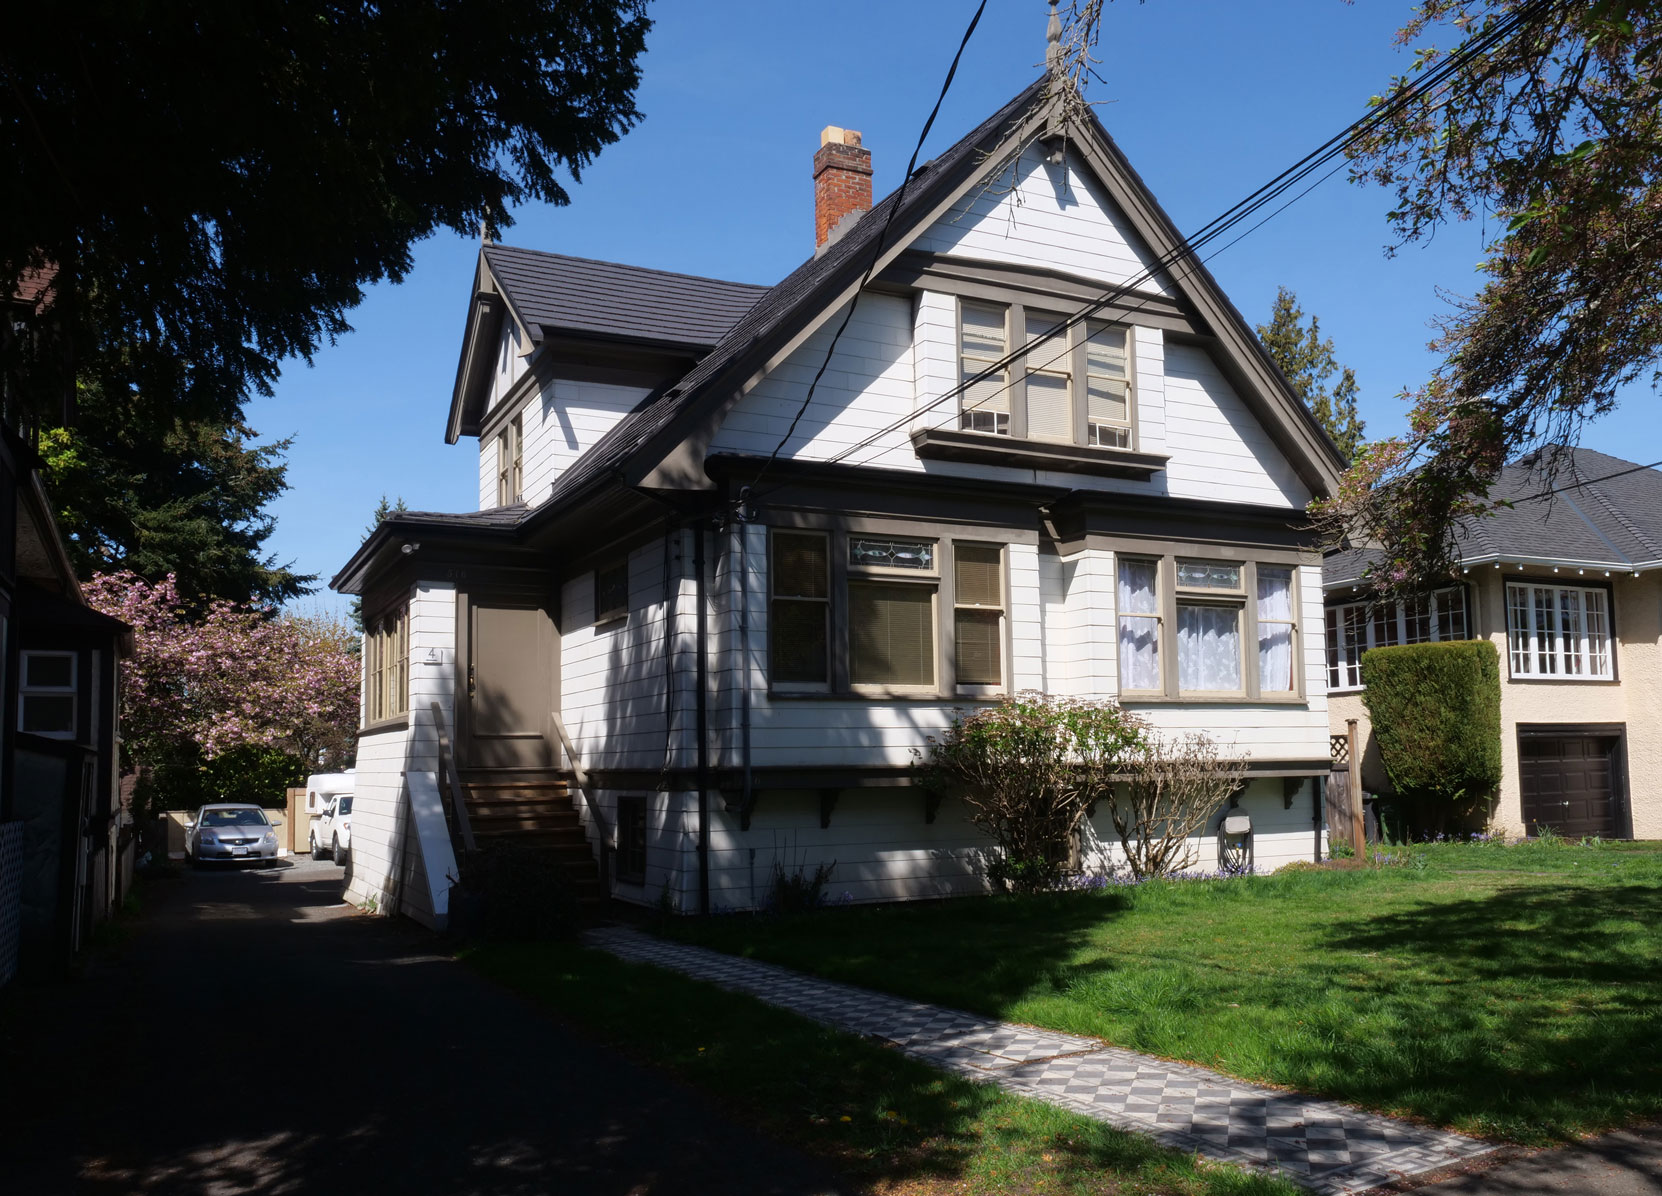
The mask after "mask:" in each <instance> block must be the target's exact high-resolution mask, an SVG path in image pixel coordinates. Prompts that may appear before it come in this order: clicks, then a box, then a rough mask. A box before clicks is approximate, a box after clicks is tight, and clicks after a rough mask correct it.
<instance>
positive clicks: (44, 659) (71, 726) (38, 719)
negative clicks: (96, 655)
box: [17, 652, 76, 739]
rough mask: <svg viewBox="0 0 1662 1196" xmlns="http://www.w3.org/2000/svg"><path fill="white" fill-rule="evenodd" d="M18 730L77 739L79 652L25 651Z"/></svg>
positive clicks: (59, 737) (19, 700)
mask: <svg viewBox="0 0 1662 1196" xmlns="http://www.w3.org/2000/svg"><path fill="white" fill-rule="evenodd" d="M21 657H22V660H21V664H22V672H23V684H22V686H21V687H20V688H19V691H18V711H17V729H18V730H20V731H27V732H29V733H30V734H31V735H46V736H50V737H51V738H53V739H74V738H75V705H76V703H75V653H73V652H24V653H21Z"/></svg>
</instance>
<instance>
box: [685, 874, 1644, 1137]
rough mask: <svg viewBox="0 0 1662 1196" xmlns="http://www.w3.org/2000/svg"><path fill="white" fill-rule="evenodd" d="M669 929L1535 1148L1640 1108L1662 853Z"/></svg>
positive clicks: (1294, 877)
mask: <svg viewBox="0 0 1662 1196" xmlns="http://www.w3.org/2000/svg"><path fill="white" fill-rule="evenodd" d="M1396 858H1397V860H1398V861H1402V862H1399V863H1396V864H1393V865H1391V866H1387V867H1381V868H1369V869H1358V870H1355V871H1326V870H1309V871H1294V872H1284V873H1280V874H1277V875H1274V876H1266V877H1255V878H1249V879H1245V880H1236V881H1202V882H1192V881H1191V882H1177V883H1163V884H1151V885H1145V886H1142V887H1140V888H1136V889H1110V890H1106V891H1100V892H1093V893H1073V894H1057V895H1052V896H1046V897H1041V898H1036V899H1025V900H1024V899H1016V898H985V899H965V900H957V901H950V902H937V903H914V904H909V905H901V906H886V907H875V908H858V909H834V910H827V911H823V912H820V913H815V914H810V915H805V916H798V917H795V918H767V917H750V916H744V917H725V918H716V919H712V920H709V921H707V922H697V921H693V920H690V919H688V920H681V921H676V922H673V923H671V924H669V925H668V926H667V927H664V928H662V929H663V931H664V932H665V933H670V934H673V935H675V936H676V937H678V938H681V939H684V940H686V941H689V942H697V943H702V944H705V945H707V946H711V947H715V948H718V949H720V950H724V951H729V952H735V953H739V954H745V955H752V956H755V957H757V958H761V959H768V960H772V961H774V962H777V963H781V964H786V965H788V966H791V967H795V968H800V969H802V970H804V971H809V972H814V973H817V974H819V975H822V976H826V977H829V978H832V979H836V980H844V981H849V982H852V983H856V984H862V985H866V986H869V987H872V988H878V989H883V990H886V991H889V992H894V993H899V994H902V995H904V996H908V997H913V998H917V999H921V1000H927V1001H935V1002H939V1003H942V1004H946V1005H951V1006H955V1007H958V1008H961V1009H969V1010H973V1011H976V1012H979V1013H985V1014H990V1015H993V1016H996V1017H1000V1018H1004V1019H1007V1020H1011V1021H1017V1022H1027V1023H1031V1024H1033V1025H1039V1026H1048V1027H1052V1028H1055V1029H1058V1030H1066V1031H1071V1032H1074V1033H1079V1034H1086V1035H1095V1036H1098V1037H1101V1038H1105V1039H1107V1040H1109V1041H1110V1042H1113V1043H1116V1044H1119V1045H1121V1046H1125V1047H1130V1048H1133V1049H1136V1050H1141V1051H1147V1052H1149V1053H1151V1054H1155V1055H1163V1056H1166V1057H1169V1058H1174V1059H1185V1060H1190V1061H1193V1062H1197V1063H1201V1064H1204V1065H1206V1066H1209V1067H1214V1068H1217V1069H1218V1070H1221V1071H1226V1072H1230V1073H1232V1074H1234V1075H1237V1076H1242V1077H1245V1078H1248V1079H1253V1080H1260V1081H1266V1082H1269V1083H1272V1084H1279V1085H1285V1086H1289V1087H1297V1088H1300V1089H1303V1090H1306V1091H1310V1092H1315V1093H1321V1094H1325V1095H1330V1096H1334V1097H1338V1098H1340V1099H1344V1100H1349V1101H1353V1102H1356V1103H1358V1104H1362V1105H1366V1106H1369V1107H1371V1108H1375V1109H1379V1110H1382V1111H1384V1112H1388V1113H1394V1114H1398V1115H1403V1116H1411V1117H1416V1118H1419V1119H1423V1120H1426V1121H1430V1122H1434V1123H1436V1124H1439V1125H1444V1126H1449V1127H1452V1128H1455V1129H1460V1130H1464V1131H1467V1132H1469V1133H1474V1134H1480V1135H1484V1136H1488V1137H1494V1138H1502V1139H1508V1140H1512V1141H1518V1142H1528V1143H1539V1142H1550V1141H1555V1140H1561V1139H1563V1138H1566V1137H1569V1136H1572V1135H1576V1134H1582V1133H1586V1132H1590V1131H1594V1130H1599V1129H1604V1128H1608V1127H1611V1126H1615V1125H1618V1124H1621V1123H1623V1122H1628V1121H1632V1120H1634V1119H1636V1118H1639V1117H1643V1116H1654V1115H1656V1114H1658V1113H1662V1041H1659V1040H1662V845H1656V844H1649V845H1637V846H1634V845H1627V844H1623V845H1621V846H1619V847H1618V846H1616V845H1613V844H1605V845H1603V846H1590V847H1587V846H1568V845H1533V844H1531V845H1526V846H1519V847H1500V846H1452V845H1451V846H1432V847H1423V848H1415V849H1412V850H1407V849H1401V848H1399V849H1397V852H1396Z"/></svg>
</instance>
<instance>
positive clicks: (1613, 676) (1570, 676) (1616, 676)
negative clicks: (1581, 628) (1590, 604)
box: [1500, 576, 1621, 685]
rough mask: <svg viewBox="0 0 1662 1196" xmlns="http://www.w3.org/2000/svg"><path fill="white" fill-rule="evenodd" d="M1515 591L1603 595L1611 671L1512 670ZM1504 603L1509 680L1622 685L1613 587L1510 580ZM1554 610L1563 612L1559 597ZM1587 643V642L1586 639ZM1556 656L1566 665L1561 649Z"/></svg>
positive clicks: (1502, 598)
mask: <svg viewBox="0 0 1662 1196" xmlns="http://www.w3.org/2000/svg"><path fill="white" fill-rule="evenodd" d="M1514 588H1528V589H1531V590H1536V589H1545V590H1554V591H1560V590H1573V591H1576V592H1578V593H1584V594H1585V593H1593V594H1600V595H1602V596H1603V598H1604V623H1605V627H1604V648H1605V657H1606V659H1607V660H1608V661H1609V672H1608V673H1582V674H1574V673H1564V672H1558V673H1526V672H1518V671H1517V670H1515V669H1514V668H1513V667H1512V658H1513V653H1512V590H1513V589H1514ZM1500 601H1501V607H1502V610H1503V613H1504V615H1505V619H1506V624H1505V625H1506V679H1507V680H1508V681H1518V682H1521V683H1523V684H1541V683H1543V682H1544V683H1547V684H1552V683H1554V682H1562V683H1565V684H1569V685H1615V684H1619V683H1620V681H1621V674H1620V671H1619V669H1618V666H1617V662H1616V643H1617V637H1616V592H1615V588H1614V587H1613V586H1610V585H1607V584H1601V583H1599V582H1587V581H1585V580H1582V581H1578V582H1576V583H1573V584H1572V583H1567V582H1561V581H1559V580H1558V579H1557V578H1550V577H1530V576H1523V577H1515V578H1514V577H1509V578H1506V579H1505V585H1504V586H1503V587H1502V589H1501V596H1500ZM1530 609H1531V611H1533V610H1534V606H1533V604H1531V607H1530ZM1554 609H1555V610H1556V611H1558V612H1559V613H1560V615H1561V613H1562V609H1563V608H1562V605H1561V600H1560V599H1558V598H1556V597H1555V598H1554ZM1582 620H1583V623H1584V624H1585V621H1586V607H1585V606H1583V608H1582ZM1554 638H1555V639H1559V638H1561V637H1560V636H1558V635H1557V633H1555V634H1554ZM1584 642H1587V641H1586V640H1585V638H1584ZM1533 654H1534V653H1532V655H1533ZM1554 656H1555V658H1556V659H1558V660H1559V662H1560V663H1562V661H1563V652H1562V649H1561V648H1555V649H1554Z"/></svg>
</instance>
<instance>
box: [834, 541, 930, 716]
mask: <svg viewBox="0 0 1662 1196" xmlns="http://www.w3.org/2000/svg"><path fill="white" fill-rule="evenodd" d="M935 548H936V545H935V542H934V541H933V540H915V539H909V538H908V539H898V538H894V537H888V536H864V535H850V536H849V537H848V679H849V682H850V684H852V685H855V686H866V685H869V686H882V687H885V688H894V689H933V688H934V686H935V598H936V593H937V591H938V589H939V584H938V582H937V563H936V560H935Z"/></svg>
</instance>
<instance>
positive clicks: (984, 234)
mask: <svg viewBox="0 0 1662 1196" xmlns="http://www.w3.org/2000/svg"><path fill="white" fill-rule="evenodd" d="M1043 155H1044V151H1043V150H1042V149H1041V147H1039V146H1038V145H1037V144H1034V145H1031V146H1029V147H1028V148H1027V149H1026V150H1025V151H1023V153H1022V155H1021V157H1020V159H1019V160H1018V161H1016V162H1015V163H1013V164H1012V165H1011V166H1010V167H1009V168H1008V169H1006V170H1005V171H1004V172H1003V173H1002V174H1000V175H999V176H997V177H996V178H994V179H993V180H992V182H991V183H989V184H988V185H987V186H985V187H977V188H975V189H973V190H971V191H970V193H969V194H968V195H966V196H965V197H964V198H963V199H962V200H960V201H959V202H958V203H957V204H955V205H953V208H952V210H951V211H950V212H948V213H947V214H946V215H944V216H942V217H941V218H940V219H939V220H938V221H936V222H935V223H934V224H933V225H932V226H930V228H929V229H928V230H927V231H925V232H924V233H923V234H922V235H921V236H920V237H919V238H918V239H917V241H916V242H914V244H915V245H916V247H917V248H919V249H926V250H930V251H933V252H935V253H950V254H953V255H956V256H960V257H970V258H979V259H982V260H984V261H994V262H1006V263H1009V264H1011V265H1018V266H1049V267H1051V268H1053V269H1056V270H1065V271H1067V272H1068V273H1070V274H1076V275H1082V276H1084V277H1086V278H1093V279H1096V280H1097V281H1099V282H1102V283H1112V284H1114V285H1122V284H1124V283H1127V282H1130V281H1131V280H1132V279H1139V280H1140V281H1139V282H1138V284H1137V286H1136V289H1137V290H1141V291H1146V292H1148V293H1151V294H1160V295H1170V294H1172V288H1171V284H1170V282H1169V281H1168V280H1166V279H1165V278H1164V276H1162V275H1156V276H1155V277H1154V278H1153V279H1147V280H1143V277H1142V276H1143V272H1144V271H1145V270H1147V269H1148V268H1150V267H1151V266H1153V264H1154V261H1155V258H1154V254H1153V253H1151V252H1150V251H1149V249H1148V247H1147V246H1146V245H1144V244H1143V243H1142V242H1141V240H1140V239H1139V238H1138V237H1137V235H1136V234H1135V233H1133V232H1132V231H1131V227H1130V225H1129V224H1128V223H1127V222H1126V220H1125V217H1124V216H1123V215H1121V214H1120V212H1119V210H1118V209H1117V208H1116V207H1115V206H1114V204H1113V203H1112V202H1111V201H1110V200H1109V199H1108V197H1107V195H1106V194H1105V193H1104V192H1103V190H1102V188H1101V187H1100V186H1099V185H1098V184H1097V182H1096V180H1095V179H1094V178H1092V177H1090V175H1089V174H1088V173H1086V172H1084V171H1081V170H1080V169H1079V168H1078V166H1077V164H1076V156H1071V155H1070V157H1069V159H1068V161H1067V162H1066V163H1064V164H1062V165H1060V166H1053V165H1051V164H1050V163H1047V162H1046V161H1044V156H1043Z"/></svg>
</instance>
